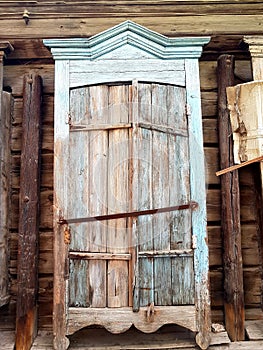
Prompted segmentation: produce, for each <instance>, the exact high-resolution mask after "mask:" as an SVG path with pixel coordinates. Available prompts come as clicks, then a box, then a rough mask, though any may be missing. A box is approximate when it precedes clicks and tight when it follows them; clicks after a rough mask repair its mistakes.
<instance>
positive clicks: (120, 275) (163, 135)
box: [45, 21, 210, 349]
mask: <svg viewBox="0 0 263 350" xmlns="http://www.w3.org/2000/svg"><path fill="white" fill-rule="evenodd" d="M207 41H208V39H207V38H176V39H168V38H166V37H164V36H162V35H159V34H157V33H154V32H152V31H149V30H148V29H146V28H144V27H141V26H139V25H137V24H135V23H133V22H130V21H127V22H124V23H122V24H120V25H118V26H116V27H114V28H111V29H109V30H108V31H105V32H103V33H101V34H98V35H96V36H94V37H92V38H90V39H83V40H82V39H73V40H72V39H65V40H64V39H63V40H56V39H55V40H46V41H45V44H47V45H48V46H50V47H52V53H53V55H54V58H55V59H56V89H55V91H56V95H55V100H56V102H55V152H54V153H55V165H54V171H55V173H54V179H55V182H54V191H55V206H54V207H55V211H54V228H55V241H54V259H55V271H54V325H53V326H54V333H55V337H54V348H55V349H65V348H66V347H67V346H68V340H67V338H66V335H67V334H72V333H74V332H75V331H77V330H78V329H80V328H82V327H85V326H88V325H91V324H99V325H102V326H104V327H105V328H107V329H108V330H109V331H111V332H113V333H119V332H123V331H125V330H127V329H129V328H130V327H131V326H132V325H134V326H135V327H137V328H138V329H140V330H142V331H144V332H154V331H156V330H157V329H158V328H159V327H161V326H162V325H163V324H165V323H177V324H179V325H181V326H184V327H187V328H188V329H190V330H192V331H196V332H197V333H198V334H197V337H196V340H197V343H198V344H199V346H200V347H201V348H203V349H205V348H207V346H208V344H209V329H210V317H209V293H208V249H207V245H206V214H205V213H206V205H205V179H204V154H203V145H202V129H201V108H200V91H199V89H200V86H199V76H198V60H197V58H198V57H199V56H200V54H201V45H202V44H203V43H205V42H207Z"/></svg>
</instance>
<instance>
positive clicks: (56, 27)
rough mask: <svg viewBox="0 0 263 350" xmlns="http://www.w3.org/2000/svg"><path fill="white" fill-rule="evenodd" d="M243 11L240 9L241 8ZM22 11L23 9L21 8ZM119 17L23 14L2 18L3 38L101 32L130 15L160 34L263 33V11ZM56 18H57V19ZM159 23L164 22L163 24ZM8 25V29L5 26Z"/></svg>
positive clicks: (71, 35) (83, 34) (47, 36)
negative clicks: (25, 18) (26, 18)
mask: <svg viewBox="0 0 263 350" xmlns="http://www.w3.org/2000/svg"><path fill="white" fill-rule="evenodd" d="M239 11H240V10H239ZM22 13H23V11H22ZM116 15H117V17H115V16H113V15H112V14H110V16H109V15H105V16H103V15H102V14H101V13H99V12H96V13H95V14H93V15H89V14H83V13H82V14H80V15H79V17H78V18H73V14H72V13H71V15H70V17H71V18H68V17H69V16H67V17H66V18H59V15H58V14H57V13H56V14H55V15H54V16H53V19H52V20H48V19H46V18H45V15H44V14H42V16H41V18H37V19H33V18H32V20H31V21H30V22H29V23H30V24H29V25H25V23H24V21H23V19H22V16H21V15H20V16H19V18H17V19H13V18H12V19H7V18H3V19H1V21H0V32H1V33H4V36H3V39H15V38H18V37H19V38H44V37H45V38H52V37H57V38H58V37H77V36H79V37H82V36H88V37H89V36H92V35H94V34H98V33H100V32H102V31H104V30H106V29H108V28H110V27H112V26H114V25H117V24H119V23H121V22H123V21H125V20H127V19H133V20H134V21H135V22H137V23H138V24H141V25H144V26H146V27H148V28H149V29H151V30H155V31H160V28H161V34H164V35H168V36H171V35H172V36H174V35H209V34H224V33H228V34H240V33H246V34H257V33H258V34H261V32H262V28H261V16H262V15H261V14H258V13H257V12H255V13H254V14H246V13H245V12H243V13H242V14H241V13H240V12H239V14H238V15H237V16H233V15H231V14H230V13H229V12H228V13H224V14H213V15H209V16H202V15H192V16H191V20H189V16H188V15H186V16H182V15H181V14H180V15H178V14H176V12H175V13H173V14H170V15H168V16H164V14H163V13H162V11H158V13H156V14H155V15H154V16H153V14H151V13H149V14H148V15H147V16H145V15H142V16H141V15H136V14H130V15H129V14H127V13H125V14H123V13H120V12H118V10H117V8H116ZM54 19H55V20H54ZM160 23H162V26H161V27H160ZM6 28H8V31H7V30H6Z"/></svg>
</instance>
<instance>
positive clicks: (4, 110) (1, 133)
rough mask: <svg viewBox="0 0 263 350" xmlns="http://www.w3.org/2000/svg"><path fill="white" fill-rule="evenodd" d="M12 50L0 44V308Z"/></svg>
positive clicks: (4, 298) (4, 285)
mask: <svg viewBox="0 0 263 350" xmlns="http://www.w3.org/2000/svg"><path fill="white" fill-rule="evenodd" d="M12 50H13V48H12V46H11V45H10V44H9V43H8V42H0V203H1V205H0V307H1V306H2V305H5V304H6V303H8V301H9V292H8V247H7V244H8V242H7V235H8V211H9V187H10V186H9V183H10V175H9V173H10V171H9V164H10V159H9V158H10V142H9V140H10V122H11V121H10V103H11V100H10V99H11V96H10V95H9V94H8V93H6V92H3V60H4V56H5V54H7V53H8V52H10V51H12Z"/></svg>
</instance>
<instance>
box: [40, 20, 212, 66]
mask: <svg viewBox="0 0 263 350" xmlns="http://www.w3.org/2000/svg"><path fill="white" fill-rule="evenodd" d="M209 39H210V38H208V37H198V38H195V37H187V38H168V37H166V36H164V35H161V34H159V33H156V32H154V31H151V30H149V29H147V28H145V27H143V26H141V25H139V24H136V23H134V22H132V21H125V22H123V23H121V24H119V25H117V26H115V27H112V28H110V29H108V30H106V31H104V32H101V33H99V34H97V35H94V36H92V37H91V38H68V39H50V40H44V44H45V45H46V46H49V47H51V51H52V54H53V56H54V58H55V59H88V60H95V59H102V58H103V59H107V58H109V59H110V58H112V57H114V58H116V57H117V56H118V58H125V59H129V58H130V59H134V57H135V56H136V57H137V58H147V57H148V58H160V59H165V60H167V59H176V58H198V57H200V55H201V52H202V45H204V44H206V43H208V41H209Z"/></svg>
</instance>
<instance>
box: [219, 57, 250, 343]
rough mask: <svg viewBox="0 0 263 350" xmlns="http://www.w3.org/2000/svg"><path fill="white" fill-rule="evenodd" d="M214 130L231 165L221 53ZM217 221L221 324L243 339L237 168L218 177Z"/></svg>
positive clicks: (226, 70)
mask: <svg viewBox="0 0 263 350" xmlns="http://www.w3.org/2000/svg"><path fill="white" fill-rule="evenodd" d="M217 73H218V129H219V130H218V131H219V147H220V166H221V168H223V169H224V168H227V167H229V166H232V165H233V161H234V156H233V141H232V138H231V137H229V135H231V125H230V120H229V111H228V108H227V96H226V88H227V87H228V86H232V85H234V56H231V55H222V56H220V57H219V59H218V72H217ZM221 198H222V210H221V218H222V220H221V222H222V232H223V237H224V239H223V241H224V259H223V261H224V273H225V278H224V295H225V298H224V309H225V325H226V330H227V332H228V334H229V337H230V339H231V340H232V341H240V340H244V337H245V323H244V322H245V309H244V288H243V269H242V268H243V266H242V252H241V224H240V205H239V203H240V196H239V178H238V171H237V170H234V171H233V172H232V173H230V172H228V173H226V174H224V175H222V176H221Z"/></svg>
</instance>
